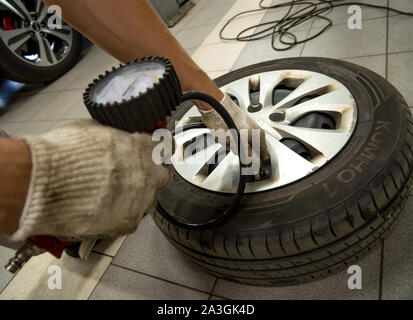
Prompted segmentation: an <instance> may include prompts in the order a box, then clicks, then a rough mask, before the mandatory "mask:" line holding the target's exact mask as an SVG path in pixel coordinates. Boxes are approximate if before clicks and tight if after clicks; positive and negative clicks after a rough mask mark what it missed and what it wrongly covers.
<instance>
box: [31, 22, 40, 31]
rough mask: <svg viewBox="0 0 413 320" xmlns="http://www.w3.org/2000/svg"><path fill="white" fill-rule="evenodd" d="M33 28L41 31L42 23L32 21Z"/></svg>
mask: <svg viewBox="0 0 413 320" xmlns="http://www.w3.org/2000/svg"><path fill="white" fill-rule="evenodd" d="M32 29H33V30H34V31H37V32H38V31H40V23H38V22H33V23H32Z"/></svg>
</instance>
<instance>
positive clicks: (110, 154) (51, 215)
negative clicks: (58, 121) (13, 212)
mask: <svg viewBox="0 0 413 320" xmlns="http://www.w3.org/2000/svg"><path fill="white" fill-rule="evenodd" d="M22 140H24V141H25V142H26V143H27V144H28V145H29V147H30V149H31V156H32V173H31V180H30V186H29V190H28V195H27V197H26V202H25V206H24V210H23V213H22V215H21V218H20V224H19V228H18V230H17V231H16V232H15V233H14V234H13V235H12V239H15V240H24V239H27V238H28V237H30V236H32V235H52V236H57V237H59V238H63V239H72V240H73V239H89V238H107V237H116V236H119V235H122V234H128V233H132V232H133V231H134V230H135V229H136V227H137V225H138V223H139V221H140V219H141V218H142V216H143V215H144V214H145V213H146V212H147V211H148V210H150V209H151V208H152V207H154V206H155V203H156V196H155V194H156V190H157V189H158V188H160V187H161V186H164V185H166V184H168V183H169V181H170V178H171V175H170V172H169V170H168V169H167V168H165V167H163V166H160V165H155V164H154V163H153V161H152V149H153V147H154V146H155V144H156V143H155V142H152V139H151V136H149V135H146V134H129V133H125V132H122V131H120V130H117V129H113V128H111V127H105V126H102V125H100V124H98V123H97V122H95V121H93V120H82V121H78V122H74V123H71V124H68V125H65V126H63V127H60V128H58V129H54V130H53V131H50V132H48V133H46V134H43V135H40V136H26V137H23V138H22Z"/></svg>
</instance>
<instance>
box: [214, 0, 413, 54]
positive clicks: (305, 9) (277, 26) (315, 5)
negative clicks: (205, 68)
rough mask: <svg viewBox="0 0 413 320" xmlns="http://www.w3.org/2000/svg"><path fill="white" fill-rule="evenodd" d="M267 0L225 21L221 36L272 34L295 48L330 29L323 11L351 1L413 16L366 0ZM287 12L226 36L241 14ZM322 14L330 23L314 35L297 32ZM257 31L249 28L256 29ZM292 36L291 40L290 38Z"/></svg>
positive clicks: (244, 37) (252, 37)
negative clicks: (270, 0) (273, 1)
mask: <svg viewBox="0 0 413 320" xmlns="http://www.w3.org/2000/svg"><path fill="white" fill-rule="evenodd" d="M263 2H264V0H260V1H259V4H258V5H259V9H253V10H247V11H243V12H240V13H238V14H236V15H234V16H233V17H232V18H230V19H229V20H228V21H227V22H226V23H225V25H224V26H223V27H222V28H221V30H220V32H219V36H220V38H221V39H223V40H238V41H256V40H260V39H263V38H265V37H268V36H271V46H272V48H273V49H274V50H276V51H285V50H288V49H291V48H293V47H294V46H296V45H297V44H300V43H305V42H307V41H310V40H312V39H314V38H317V37H318V36H320V35H322V34H323V33H324V32H326V31H327V29H329V28H330V27H331V26H332V25H333V21H332V20H331V19H329V18H327V17H325V16H322V14H323V13H326V12H328V11H330V10H332V9H334V8H337V7H342V6H350V5H358V6H364V7H368V8H376V9H384V10H387V11H392V12H395V13H398V14H401V15H406V16H413V12H405V11H401V10H397V9H395V8H392V7H387V6H379V5H374V4H369V3H364V2H357V1H351V2H347V1H346V2H344V0H311V1H310V0H292V1H288V2H283V3H278V4H276V5H269V6H264V5H263ZM298 6H300V7H299V8H297V11H296V12H294V13H292V9H293V8H294V7H298ZM287 7H288V11H287V13H286V14H285V15H284V16H283V17H282V18H281V19H280V20H273V21H269V22H263V23H258V24H255V25H253V26H250V27H248V28H245V29H243V30H241V31H240V32H239V33H238V34H237V35H236V36H234V37H226V36H224V30H225V28H227V27H228V25H229V24H230V23H231V22H232V21H233V20H234V19H236V18H237V17H239V16H241V15H245V14H249V13H253V12H258V11H263V10H270V9H280V8H287ZM313 18H318V19H322V20H324V21H326V22H327V23H326V25H325V26H324V27H323V28H322V29H321V30H320V31H319V32H317V33H316V34H314V35H312V36H311V37H308V38H306V39H303V40H298V39H297V37H296V35H295V34H294V33H293V29H294V27H297V26H298V25H300V24H302V23H304V22H306V21H308V20H310V19H313ZM259 28H264V29H263V30H259V31H258V29H259ZM254 29H256V30H255V31H254V32H250V33H249V34H247V33H248V31H251V30H254ZM277 38H278V41H279V42H280V43H282V44H283V45H284V47H277V46H276V39H277ZM286 38H289V39H290V40H287V39H286Z"/></svg>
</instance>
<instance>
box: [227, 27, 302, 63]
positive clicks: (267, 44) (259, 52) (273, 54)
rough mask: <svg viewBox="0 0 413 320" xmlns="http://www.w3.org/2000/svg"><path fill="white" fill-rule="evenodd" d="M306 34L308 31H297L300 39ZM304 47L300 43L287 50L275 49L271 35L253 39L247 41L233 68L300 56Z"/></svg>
mask: <svg viewBox="0 0 413 320" xmlns="http://www.w3.org/2000/svg"><path fill="white" fill-rule="evenodd" d="M306 35H307V31H298V32H297V33H296V36H297V38H298V39H304V38H305V37H306ZM302 48H303V45H302V44H299V45H297V46H296V47H294V48H292V49H289V50H286V51H275V50H274V49H273V48H272V47H271V38H270V37H267V38H264V39H262V40H258V41H252V42H249V43H247V45H246V46H245V47H244V48H243V50H242V51H241V54H240V55H239V56H238V58H237V60H236V61H235V63H234V65H233V66H232V68H231V70H236V69H239V68H242V67H245V66H248V65H251V64H255V63H259V62H263V61H268V60H273V59H281V58H289V57H299V56H300V53H301V50H302Z"/></svg>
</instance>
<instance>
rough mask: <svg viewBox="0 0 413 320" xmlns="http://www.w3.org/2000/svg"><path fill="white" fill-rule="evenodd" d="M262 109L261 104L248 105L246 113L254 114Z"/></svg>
mask: <svg viewBox="0 0 413 320" xmlns="http://www.w3.org/2000/svg"><path fill="white" fill-rule="evenodd" d="M261 109H262V104H261V103H259V104H257V105H252V104H251V105H250V106H249V107H248V112H251V113H254V112H258V111H260V110H261Z"/></svg>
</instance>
